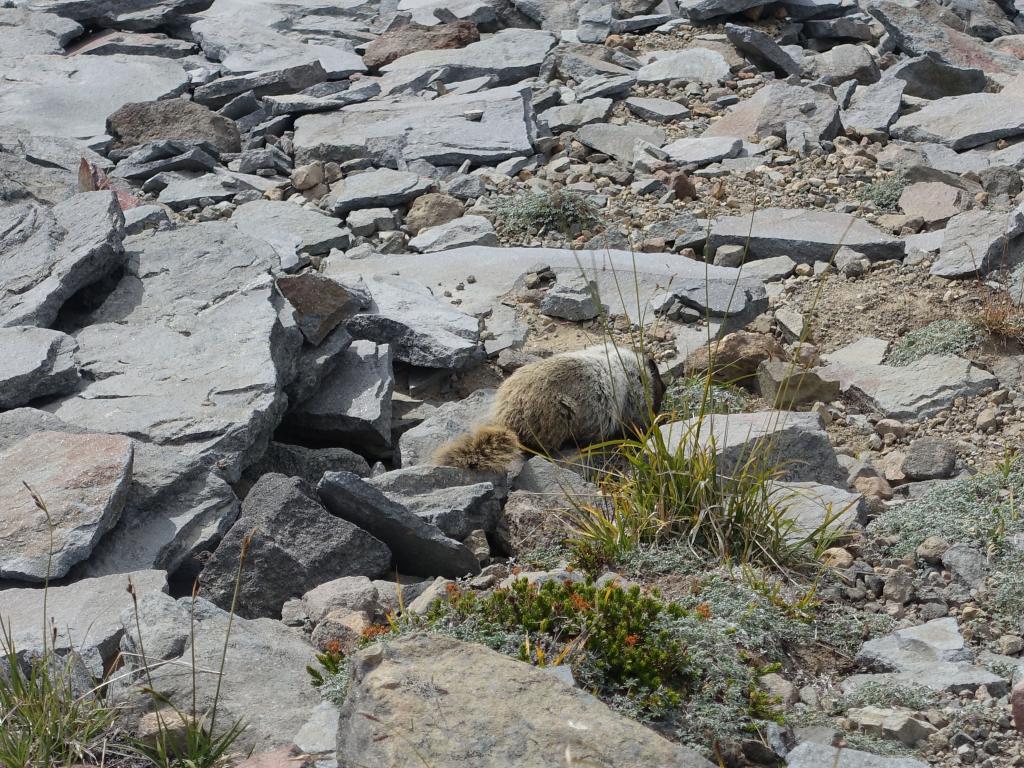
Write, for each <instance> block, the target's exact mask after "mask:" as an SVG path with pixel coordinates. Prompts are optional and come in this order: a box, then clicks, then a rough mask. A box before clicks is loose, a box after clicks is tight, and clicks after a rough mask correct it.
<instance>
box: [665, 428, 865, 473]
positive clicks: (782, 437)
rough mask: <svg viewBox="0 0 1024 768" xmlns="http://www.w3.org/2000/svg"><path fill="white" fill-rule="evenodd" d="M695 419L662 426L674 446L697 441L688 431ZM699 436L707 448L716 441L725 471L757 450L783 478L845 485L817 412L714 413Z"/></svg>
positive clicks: (666, 437)
mask: <svg viewBox="0 0 1024 768" xmlns="http://www.w3.org/2000/svg"><path fill="white" fill-rule="evenodd" d="M696 418H699V417H695V418H694V419H690V420H688V421H676V422H671V423H668V424H665V425H664V426H662V427H661V433H662V435H663V436H664V437H665V440H666V441H667V444H668V445H669V447H670V449H674V448H675V446H677V445H679V444H681V443H682V444H685V445H688V446H692V441H691V438H690V437H689V434H690V430H692V429H694V425H695V424H696V421H695V419H696ZM699 440H700V444H701V445H702V446H705V447H707V446H709V445H710V444H711V441H712V440H713V441H714V443H715V449H716V450H717V452H718V454H719V461H720V462H721V464H720V467H721V468H722V469H721V471H723V472H728V471H730V470H729V468H730V467H734V466H737V465H738V464H739V463H740V462H743V461H746V460H747V459H749V457H750V456H751V455H752V452H758V453H757V455H759V456H761V457H762V458H763V460H764V462H765V466H774V465H778V466H779V468H780V469H781V470H782V471H783V473H784V476H783V477H782V479H783V480H788V481H792V482H813V483H822V484H824V485H831V486H835V487H837V488H841V487H843V486H844V485H845V484H846V472H845V471H844V470H843V469H842V467H840V466H839V462H838V460H837V459H836V455H835V451H834V450H833V449H832V444H831V443H830V442H829V440H828V435H827V434H826V433H825V430H824V429H823V428H822V426H821V422H820V420H819V418H818V415H817V414H815V413H796V412H791V411H761V412H757V413H734V414H729V415H715V416H710V417H708V418H706V419H705V423H704V424H703V425H702V427H701V432H700V435H699Z"/></svg>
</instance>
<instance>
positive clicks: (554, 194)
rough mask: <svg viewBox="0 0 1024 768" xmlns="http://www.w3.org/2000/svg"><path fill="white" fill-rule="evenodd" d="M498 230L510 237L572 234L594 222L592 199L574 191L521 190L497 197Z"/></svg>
mask: <svg viewBox="0 0 1024 768" xmlns="http://www.w3.org/2000/svg"><path fill="white" fill-rule="evenodd" d="M494 210H495V213H496V215H497V225H498V231H499V232H500V233H501V234H502V235H504V236H505V237H508V238H511V239H513V240H528V239H530V238H532V237H537V236H539V235H543V234H546V233H558V234H561V235H564V236H567V237H568V236H574V235H577V234H579V233H580V232H581V231H582V230H583V229H585V228H586V227H589V226H591V225H593V224H595V223H596V222H597V212H596V210H595V209H594V205H593V203H591V202H590V200H588V199H587V198H586V197H584V196H583V195H581V194H579V193H576V192H569V191H564V190H554V191H551V192H522V193H520V194H517V195H513V196H511V197H502V198H498V200H497V201H496V202H495V206H494Z"/></svg>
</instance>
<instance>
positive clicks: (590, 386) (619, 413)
mask: <svg viewBox="0 0 1024 768" xmlns="http://www.w3.org/2000/svg"><path fill="white" fill-rule="evenodd" d="M664 393H665V385H664V383H663V382H662V380H661V376H660V375H659V374H658V367H657V365H655V363H654V361H653V360H651V359H648V360H647V361H646V364H643V363H641V362H640V361H639V360H638V359H637V355H636V353H634V352H633V351H632V350H629V349H624V348H620V347H616V346H614V345H612V344H601V345H599V346H595V347H588V348H587V349H584V350H580V351H578V352H565V353H562V354H558V355H554V356H552V357H549V358H547V359H544V360H539V361H537V362H534V363H529V364H528V365H524V366H523V367H522V368H520V369H519V370H517V371H516V372H515V373H513V374H512V375H511V376H509V377H508V378H507V379H506V380H505V381H504V382H503V383H502V385H501V386H500V387H499V388H498V393H497V402H496V404H495V407H494V413H493V415H492V417H491V421H490V423H488V424H486V425H484V426H482V427H478V428H477V429H475V430H473V431H472V432H469V433H467V434H465V435H462V436H460V437H458V438H456V439H455V440H453V441H452V442H450V443H448V444H447V445H444V446H442V448H441V449H440V450H439V451H438V452H437V454H435V457H434V460H435V461H436V462H437V463H438V464H441V465H444V466H449V467H463V468H466V469H479V470H490V471H504V470H506V469H507V468H508V466H509V465H510V464H512V463H513V462H514V461H515V460H516V459H517V458H518V457H519V455H520V454H521V452H522V451H523V449H524V448H526V449H531V450H535V451H540V452H544V453H551V452H554V451H557V450H558V449H559V448H561V447H562V446H563V445H566V444H567V443H571V444H574V445H577V446H585V445H589V444H592V443H596V442H600V441H602V440H607V439H609V438H611V437H614V436H615V435H618V434H621V433H622V431H623V429H624V428H628V427H631V426H644V425H646V423H647V422H648V420H649V417H650V414H651V413H652V412H655V413H656V412H657V410H658V408H659V407H660V406H661V398H662V396H663V395H664Z"/></svg>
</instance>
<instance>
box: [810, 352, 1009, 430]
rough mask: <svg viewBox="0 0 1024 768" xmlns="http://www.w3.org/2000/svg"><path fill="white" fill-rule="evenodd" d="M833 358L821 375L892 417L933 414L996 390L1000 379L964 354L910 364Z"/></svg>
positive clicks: (930, 357)
mask: <svg viewBox="0 0 1024 768" xmlns="http://www.w3.org/2000/svg"><path fill="white" fill-rule="evenodd" d="M830 360H832V362H831V363H830V364H829V365H828V366H826V367H824V368H820V369H818V374H819V375H820V376H821V377H822V378H823V379H835V380H838V381H839V382H840V385H841V386H842V389H843V392H844V393H848V394H849V395H850V396H852V397H854V398H855V399H860V400H862V401H863V402H864V403H865V404H867V405H869V407H871V408H872V409H874V410H876V411H878V412H879V413H882V414H883V415H884V416H887V417H889V418H893V419H917V418H923V417H926V416H932V415H934V414H936V413H938V412H939V411H941V410H942V409H943V408H946V407H948V406H949V405H950V404H951V403H952V402H953V400H954V399H956V398H957V397H971V396H974V395H977V394H980V393H981V392H984V391H986V390H991V389H994V388H995V386H996V383H997V382H996V378H995V377H994V376H992V375H991V374H990V373H988V372H987V371H983V370H981V369H980V368H976V367H975V366H973V365H971V363H970V362H969V361H967V360H964V359H963V358H960V357H952V356H942V355H926V356H925V357H923V358H921V359H920V360H917V361H915V362H913V363H911V364H910V365H907V366H891V365H878V364H873V363H870V362H865V363H859V362H843V361H841V360H837V358H836V356H835V355H834V354H833V355H831V356H830Z"/></svg>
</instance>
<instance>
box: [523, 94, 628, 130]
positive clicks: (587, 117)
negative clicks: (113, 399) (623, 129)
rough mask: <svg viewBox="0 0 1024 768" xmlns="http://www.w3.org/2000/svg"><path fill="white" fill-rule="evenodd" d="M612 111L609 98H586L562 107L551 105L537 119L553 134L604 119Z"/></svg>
mask: <svg viewBox="0 0 1024 768" xmlns="http://www.w3.org/2000/svg"><path fill="white" fill-rule="evenodd" d="M611 111H612V100H611V99H587V100H586V101H579V102H576V103H575V104H566V105H565V106H562V107H551V108H550V109H546V110H544V111H543V112H541V113H540V114H539V115H538V116H537V119H538V121H539V122H541V123H546V124H547V126H548V128H550V129H551V132H552V133H553V134H556V135H557V134H559V133H562V132H563V131H574V130H576V129H577V128H581V127H582V126H584V125H589V124H590V123H599V122H602V121H604V120H605V119H606V118H607V117H608V115H609V114H611Z"/></svg>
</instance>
